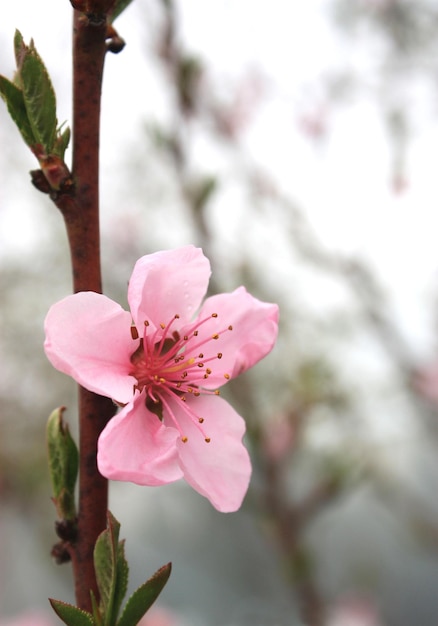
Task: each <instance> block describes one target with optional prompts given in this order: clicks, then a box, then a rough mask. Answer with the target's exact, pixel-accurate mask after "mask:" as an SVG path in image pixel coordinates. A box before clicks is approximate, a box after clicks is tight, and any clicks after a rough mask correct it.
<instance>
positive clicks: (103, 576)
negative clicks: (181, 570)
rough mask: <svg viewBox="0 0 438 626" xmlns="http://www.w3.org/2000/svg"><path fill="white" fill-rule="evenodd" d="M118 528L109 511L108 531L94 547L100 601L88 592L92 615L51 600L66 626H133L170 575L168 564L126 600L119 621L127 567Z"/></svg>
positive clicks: (125, 586)
mask: <svg viewBox="0 0 438 626" xmlns="http://www.w3.org/2000/svg"><path fill="white" fill-rule="evenodd" d="M119 532H120V524H119V522H118V521H117V520H116V518H115V517H114V516H113V515H112V514H111V513H110V512H109V511H108V517H107V528H106V530H104V531H103V532H102V533H101V534H100V535H99V537H98V538H97V541H96V545H95V547H94V569H95V572H96V580H97V586H98V588H99V594H100V601H99V602H97V600H96V598H95V596H94V594H93V592H91V604H92V607H93V613H92V614H91V613H88V612H86V611H82V610H81V609H79V608H78V607H75V606H72V605H71V604H66V603H65V602H60V601H58V600H50V603H51V605H52V607H53V609H54V611H55V612H56V613H57V615H58V616H59V617H60V618H61V619H62V620H63V622H64V623H65V624H67V626H136V624H138V622H139V621H140V620H141V618H142V617H143V615H144V614H145V613H146V612H147V611H148V610H149V609H150V607H151V606H152V604H153V603H154V602H155V600H156V599H157V598H158V596H159V595H160V593H161V591H162V589H163V587H164V585H165V584H166V582H167V580H168V578H169V576H170V571H171V564H170V563H168V564H167V565H164V566H163V567H161V568H160V569H159V570H158V571H157V572H156V573H155V574H154V575H153V576H152V577H151V578H150V579H149V580H148V581H146V582H145V583H143V585H141V586H140V587H139V588H138V589H137V590H136V591H134V593H133V594H132V596H131V597H130V598H129V600H128V601H127V603H126V606H125V608H124V610H123V612H122V615H121V617H120V619H119V620H118V619H117V618H118V615H119V612H120V607H121V605H122V602H123V598H124V597H125V595H126V591H127V588H128V570H129V568H128V563H127V561H126V558H125V542H124V541H119Z"/></svg>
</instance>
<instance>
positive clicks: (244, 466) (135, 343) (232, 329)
mask: <svg viewBox="0 0 438 626" xmlns="http://www.w3.org/2000/svg"><path fill="white" fill-rule="evenodd" d="M209 277H210V263H209V261H208V259H207V258H206V257H205V256H204V255H203V253H202V250H200V249H198V248H194V247H193V246H187V247H184V248H180V249H177V250H169V251H164V252H157V253H155V254H150V255H147V256H144V257H142V258H141V259H139V260H138V261H137V263H136V265H135V267H134V271H133V273H132V276H131V279H130V282H129V288H128V302H129V305H130V308H131V312H130V313H128V312H126V311H124V310H123V309H122V308H121V307H120V306H119V305H118V304H117V303H115V302H113V301H112V300H110V299H109V298H107V297H106V296H103V295H101V294H97V293H94V292H81V293H77V294H74V295H72V296H68V297H67V298H65V299H64V300H61V301H60V302H58V303H57V304H55V305H53V306H52V307H51V309H50V311H49V313H48V315H47V318H46V322H45V329H46V341H45V350H46V354H47V356H48V358H49V360H50V361H51V363H52V364H53V365H54V367H56V368H57V369H59V370H60V371H62V372H64V373H65V374H68V375H70V376H72V377H73V378H74V379H75V380H76V381H77V382H78V383H79V384H81V385H82V386H84V387H86V388H87V389H89V390H90V391H93V392H95V393H98V394H100V395H104V396H109V397H111V398H113V399H114V401H115V402H117V403H118V404H120V405H121V406H123V408H122V409H121V411H120V412H119V413H118V415H116V416H115V417H114V418H113V419H112V420H110V422H109V423H108V425H107V426H106V428H105V429H104V431H103V432H102V434H101V436H100V439H99V446H98V466H99V470H100V472H101V473H102V474H103V475H104V476H106V477H107V478H110V479H113V480H127V481H131V482H134V483H137V484H140V485H163V484H166V483H170V482H173V481H175V480H178V479H180V478H185V480H186V481H187V482H188V483H189V484H190V485H191V486H192V487H193V488H194V489H196V490H197V491H198V492H199V493H201V494H202V495H203V496H205V497H207V498H208V499H209V500H210V502H211V503H212V504H213V506H215V507H216V508H217V509H218V510H219V511H224V512H227V511H235V510H237V509H238V508H239V507H240V505H241V503H242V500H243V497H244V495H245V493H246V490H247V488H248V483H249V478H250V474H251V464H250V460H249V456H248V453H247V451H246V448H245V447H244V446H243V444H242V437H243V435H244V432H245V424H244V421H243V419H242V418H241V417H240V415H238V413H236V411H234V409H233V408H232V407H231V406H230V405H229V404H228V403H227V402H226V401H225V400H223V399H222V398H221V397H219V389H218V388H219V387H220V386H221V385H223V384H224V383H226V382H227V381H228V380H230V379H231V378H234V377H236V376H238V375H239V374H240V373H242V372H244V371H245V370H247V369H248V368H250V367H252V366H253V365H255V364H256V363H257V362H258V361H259V360H260V359H262V358H263V357H264V356H266V355H267V354H268V353H269V352H270V350H271V349H272V347H273V345H274V343H275V340H276V337H277V331H278V307H277V305H275V304H267V303H264V302H261V301H260V300H257V299H256V298H253V297H252V296H251V295H250V294H248V293H247V291H246V290H245V289H244V288H243V287H239V288H238V289H236V290H235V291H233V292H232V293H229V294H220V295H216V296H212V297H210V298H207V299H206V300H205V302H204V303H203V304H202V306H201V308H200V309H199V307H200V305H201V301H202V299H203V297H204V295H205V293H206V290H207V286H208V280H209ZM198 309H199V310H198ZM197 311H198V312H197ZM196 312H197V315H196Z"/></svg>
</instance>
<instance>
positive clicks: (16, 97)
mask: <svg viewBox="0 0 438 626" xmlns="http://www.w3.org/2000/svg"><path fill="white" fill-rule="evenodd" d="M0 95H1V97H2V98H3V100H4V101H5V102H6V106H7V107H8V111H9V115H10V116H11V117H12V119H13V120H14V122H15V124H16V125H17V127H18V130H19V131H20V133H21V136H22V137H23V139H24V141H25V142H26V143H27V145H28V146H32V145H33V144H34V143H35V137H34V135H33V131H32V127H31V125H30V122H29V119H28V117H27V111H26V105H25V102H24V96H23V92H22V91H21V89H19V88H18V87H17V86H16V85H15V84H14V83H11V82H10V81H9V80H8V79H7V78H5V77H4V76H0Z"/></svg>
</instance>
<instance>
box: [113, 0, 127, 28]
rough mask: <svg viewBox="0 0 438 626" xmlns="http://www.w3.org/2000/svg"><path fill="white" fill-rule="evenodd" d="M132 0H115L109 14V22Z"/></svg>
mask: <svg viewBox="0 0 438 626" xmlns="http://www.w3.org/2000/svg"><path fill="white" fill-rule="evenodd" d="M131 2H132V0H116V3H115V5H114V8H113V10H112V11H111V15H110V16H109V18H110V22H111V23H113V22H114V20H115V19H116V18H118V17H119V15H120V14H121V13H123V11H124V10H125V9H126V8H127V7H128V6H129V5H130V4H131Z"/></svg>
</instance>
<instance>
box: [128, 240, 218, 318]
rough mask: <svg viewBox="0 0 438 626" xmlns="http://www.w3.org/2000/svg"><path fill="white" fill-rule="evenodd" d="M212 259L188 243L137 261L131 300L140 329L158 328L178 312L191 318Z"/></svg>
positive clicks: (206, 284)
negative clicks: (151, 325) (145, 323)
mask: <svg viewBox="0 0 438 626" xmlns="http://www.w3.org/2000/svg"><path fill="white" fill-rule="evenodd" d="M210 274H211V271H210V262H209V260H208V259H207V258H206V257H205V256H204V255H203V253H202V250H201V249H200V248H195V247H194V246H186V247H184V248H178V249H177V250H165V251H162V252H156V253H155V254H148V255H146V256H144V257H142V258H141V259H139V260H138V261H137V263H136V264H135V267H134V271H133V272H132V276H131V278H130V281H129V288H128V302H129V305H130V307H131V312H132V317H133V318H134V321H135V323H136V324H137V325H138V328H139V329H140V328H142V327H143V323H144V321H145V320H148V321H149V323H151V324H153V325H154V326H155V328H156V327H158V326H159V324H161V323H164V324H167V322H169V320H171V319H172V317H173V316H174V315H176V314H178V315H179V316H180V318H181V323H186V322H187V321H189V320H191V319H192V317H193V316H194V314H195V313H196V311H197V309H198V308H199V305H200V304H201V301H202V298H203V297H204V295H205V293H206V291H207V287H208V281H209V278H210Z"/></svg>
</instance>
